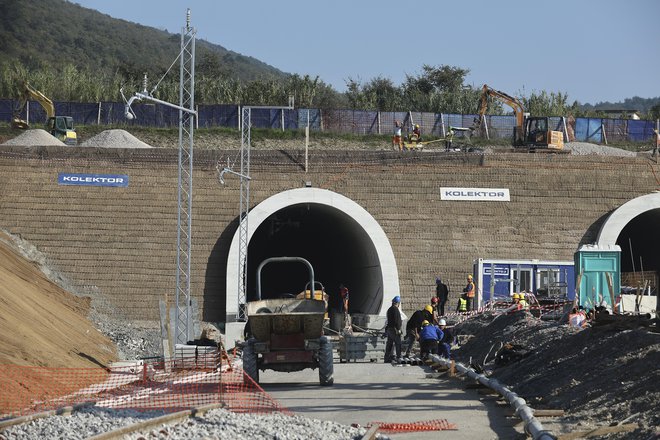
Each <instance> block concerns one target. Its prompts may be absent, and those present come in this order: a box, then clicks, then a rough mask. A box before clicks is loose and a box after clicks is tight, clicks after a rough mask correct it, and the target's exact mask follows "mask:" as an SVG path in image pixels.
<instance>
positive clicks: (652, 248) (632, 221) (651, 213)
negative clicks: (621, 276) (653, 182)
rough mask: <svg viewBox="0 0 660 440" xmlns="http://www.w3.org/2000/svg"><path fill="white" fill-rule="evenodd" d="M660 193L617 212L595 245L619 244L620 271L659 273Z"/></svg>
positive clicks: (641, 198) (603, 246)
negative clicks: (620, 252) (650, 271)
mask: <svg viewBox="0 0 660 440" xmlns="http://www.w3.org/2000/svg"><path fill="white" fill-rule="evenodd" d="M657 225H660V193H657V192H656V193H652V194H646V195H643V196H640V197H636V198H634V199H632V200H629V201H628V202H626V203H624V204H623V205H621V206H620V207H619V208H617V209H616V210H614V211H613V212H612V214H610V216H609V217H608V218H607V220H605V223H604V224H603V226H602V227H601V229H600V231H599V233H598V237H597V240H596V244H597V245H598V246H599V247H601V248H604V249H606V248H609V247H610V246H613V245H619V247H620V248H621V250H622V255H621V271H622V272H633V271H635V270H640V266H643V268H644V270H652V271H658V270H660V259H659V258H658V255H657V252H656V249H657V246H658V244H659V243H660V228H658V227H657Z"/></svg>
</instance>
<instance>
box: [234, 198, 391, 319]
mask: <svg viewBox="0 0 660 440" xmlns="http://www.w3.org/2000/svg"><path fill="white" fill-rule="evenodd" d="M283 256H286V257H303V258H305V259H306V260H308V261H309V262H310V263H311V264H312V267H313V268H314V278H315V281H317V282H318V283H320V284H317V287H316V288H320V286H321V285H322V286H323V287H324V288H325V290H326V293H328V294H329V295H330V301H329V302H330V309H331V310H338V309H339V307H340V302H339V300H338V292H339V286H340V285H341V284H344V285H345V286H346V287H348V289H349V292H350V303H349V311H350V312H351V313H367V314H378V312H379V309H380V305H381V303H382V292H383V285H382V273H381V268H380V264H379V261H378V255H377V253H376V250H375V248H374V245H373V243H372V241H371V238H370V237H369V235H368V234H367V233H366V232H365V231H364V229H362V227H361V226H360V225H359V224H358V223H357V222H356V221H355V220H354V219H352V218H351V217H350V216H348V215H347V214H345V213H343V212H341V211H339V210H337V209H336V208H332V207H329V206H324V205H319V204H315V203H302V204H296V205H291V206H287V207H286V208H283V209H280V210H279V211H277V212H275V213H273V214H271V215H270V216H268V218H266V220H265V221H263V222H262V223H261V225H260V226H259V227H258V228H257V229H256V231H255V232H254V234H253V235H252V238H251V239H250V244H249V247H248V271H247V274H248V289H247V292H248V293H247V300H248V301H253V300H255V299H257V293H256V278H257V267H258V266H259V264H260V263H261V262H262V261H264V260H265V259H267V258H270V257H283ZM307 273H308V269H307V267H306V266H305V265H303V264H299V263H275V264H269V265H267V266H265V267H264V268H263V270H262V272H261V286H262V292H261V296H262V299H270V298H280V297H286V296H291V295H296V294H298V293H300V292H302V291H303V290H304V289H305V288H306V285H307V284H308V281H307V280H308V279H309V276H308V275H307ZM315 284H316V283H315Z"/></svg>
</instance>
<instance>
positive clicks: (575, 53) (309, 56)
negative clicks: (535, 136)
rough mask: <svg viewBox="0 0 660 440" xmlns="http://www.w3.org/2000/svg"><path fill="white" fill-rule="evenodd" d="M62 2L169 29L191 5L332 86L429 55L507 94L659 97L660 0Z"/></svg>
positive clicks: (272, 57)
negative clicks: (553, 93)
mask: <svg viewBox="0 0 660 440" xmlns="http://www.w3.org/2000/svg"><path fill="white" fill-rule="evenodd" d="M71 1H72V2H73V3H77V4H79V5H81V6H83V7H86V8H91V9H95V10H97V11H99V12H102V13H104V14H107V15H110V16H111V17H114V18H120V19H124V20H127V21H131V22H135V23H139V24H142V25H145V26H151V27H154V28H157V29H161V30H167V31H168V32H171V33H180V32H181V29H182V28H183V27H184V26H185V23H186V10H187V9H188V8H190V11H191V25H192V27H194V28H195V29H196V30H197V39H198V40H199V39H203V40H207V41H209V42H211V43H214V44H218V45H220V46H223V47H224V48H226V49H228V50H231V51H234V52H237V53H240V54H241V55H246V56H251V57H253V58H256V59H258V60H260V61H263V62H265V63H266V64H269V65H271V66H273V67H276V68H278V69H279V70H281V71H283V72H287V73H297V74H299V75H301V76H302V75H310V76H312V77H316V76H318V77H319V79H320V80H322V81H323V82H325V83H326V84H329V85H331V86H332V87H333V88H334V89H335V90H337V91H340V92H343V91H345V90H346V82H347V81H348V80H355V81H358V82H360V83H362V84H364V83H367V82H369V81H370V80H372V79H375V78H386V79H390V80H391V81H392V82H393V83H394V85H395V86H400V85H401V84H402V83H403V82H404V81H405V80H406V76H418V75H421V74H422V66H423V65H425V64H426V65H430V66H433V67H439V66H442V65H448V66H454V67H459V68H461V69H466V70H469V73H468V74H467V76H466V77H465V83H466V84H467V85H472V86H474V87H477V88H480V87H481V86H482V85H483V84H488V85H489V86H491V87H493V88H495V89H498V90H501V91H503V92H505V93H508V94H510V95H516V96H529V95H530V94H531V93H540V92H541V91H546V92H548V93H550V92H555V93H557V92H561V93H565V94H567V95H568V102H569V103H573V101H578V102H579V103H580V104H585V103H589V104H596V103H598V102H607V101H609V102H620V101H623V100H624V99H626V98H632V97H634V96H639V97H642V98H655V97H660V1H659V0H627V1H621V0H617V1H614V0H554V1H545V2H539V1H534V0H532V1H530V0H526V1H525V0H470V1H469V2H459V1H452V2H449V1H446V0H417V1H415V0H410V1H408V2H401V1H398V2H395V1H392V0H380V1H375V0H352V1H348V0H333V1H309V0H308V1H303V0H280V1H272V0H270V1H269V0H255V1H251V2H243V1H231V2H229V1H223V0H187V1H181V0H139V1H136V0H112V1H110V0H71ZM174 57H176V54H173V60H174Z"/></svg>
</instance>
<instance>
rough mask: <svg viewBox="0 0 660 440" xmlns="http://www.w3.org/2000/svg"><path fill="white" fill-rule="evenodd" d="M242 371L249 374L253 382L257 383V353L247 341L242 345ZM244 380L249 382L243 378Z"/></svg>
mask: <svg viewBox="0 0 660 440" xmlns="http://www.w3.org/2000/svg"><path fill="white" fill-rule="evenodd" d="M243 372H244V373H245V374H246V375H248V376H250V378H252V380H253V381H254V382H255V383H259V367H258V366H257V353H255V352H254V346H253V345H252V344H251V343H250V341H248V342H247V343H246V344H245V346H244V347H243ZM243 381H244V382H249V381H248V380H247V378H245V377H244V378H243Z"/></svg>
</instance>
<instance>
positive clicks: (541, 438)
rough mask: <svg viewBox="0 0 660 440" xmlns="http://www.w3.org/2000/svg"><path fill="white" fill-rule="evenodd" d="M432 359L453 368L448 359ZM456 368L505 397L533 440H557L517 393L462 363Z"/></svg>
mask: <svg viewBox="0 0 660 440" xmlns="http://www.w3.org/2000/svg"><path fill="white" fill-rule="evenodd" d="M431 359H432V360H433V361H434V362H437V363H438V364H440V365H443V366H445V367H447V368H450V367H451V361H449V360H448V359H445V358H441V357H440V356H438V355H435V354H434V355H431ZM455 368H456V369H457V370H458V371H459V372H460V373H463V374H466V375H467V376H468V377H469V378H470V379H473V380H475V381H477V382H479V383H480V384H482V385H484V386H486V387H488V388H490V389H491V390H494V391H496V392H497V393H498V394H499V395H501V396H502V397H504V398H505V399H506V400H507V401H508V402H509V404H510V405H511V407H512V408H513V409H514V410H515V413H516V414H517V415H518V417H520V418H521V419H522V421H523V422H524V424H525V432H527V433H528V434H529V435H531V436H532V439H533V440H557V437H555V436H554V435H552V433H551V432H550V431H547V430H545V429H543V425H541V422H539V421H538V420H537V419H536V418H535V417H534V410H533V409H532V408H530V407H529V406H527V402H525V399H523V398H522V397H519V396H518V395H517V394H516V393H514V392H513V391H511V390H509V389H508V388H507V387H505V386H503V385H502V384H500V383H499V382H498V381H497V380H495V379H490V378H488V377H486V376H485V375H483V374H479V373H477V372H476V371H474V370H473V369H472V368H469V367H466V366H465V365H463V364H461V363H458V362H456V363H455Z"/></svg>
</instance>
